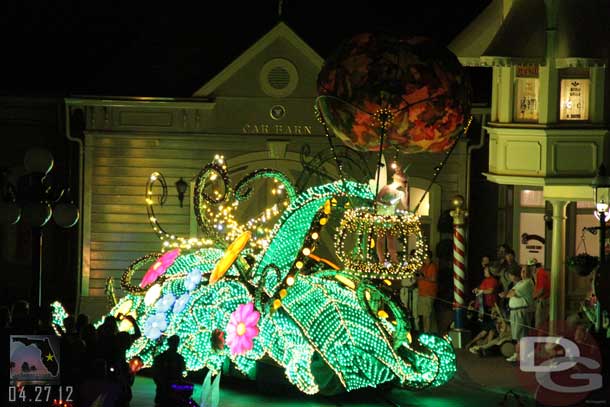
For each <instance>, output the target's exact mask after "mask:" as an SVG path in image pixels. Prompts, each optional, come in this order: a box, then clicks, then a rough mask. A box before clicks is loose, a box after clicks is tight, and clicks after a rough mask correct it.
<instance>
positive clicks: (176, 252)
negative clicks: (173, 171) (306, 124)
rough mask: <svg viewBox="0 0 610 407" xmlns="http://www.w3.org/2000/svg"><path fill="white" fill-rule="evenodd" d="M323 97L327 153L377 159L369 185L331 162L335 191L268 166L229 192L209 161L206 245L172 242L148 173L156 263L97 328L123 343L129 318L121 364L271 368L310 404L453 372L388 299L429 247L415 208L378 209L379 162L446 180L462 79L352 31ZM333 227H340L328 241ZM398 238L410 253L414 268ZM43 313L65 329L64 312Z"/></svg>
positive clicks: (415, 45) (323, 81)
mask: <svg viewBox="0 0 610 407" xmlns="http://www.w3.org/2000/svg"><path fill="white" fill-rule="evenodd" d="M318 91H319V95H320V96H319V98H318V99H317V100H316V106H315V108H316V112H317V113H318V117H319V119H320V120H321V122H322V123H323V124H324V125H325V127H326V128H327V130H328V135H327V136H328V140H329V143H330V149H331V150H332V151H333V152H334V144H333V136H336V137H337V138H339V139H340V140H341V141H342V142H344V143H345V144H346V145H347V146H349V147H350V148H354V149H357V150H361V151H373V152H374V153H372V154H374V155H375V156H377V157H378V167H377V177H376V179H377V181H376V182H373V184H375V185H373V186H369V185H367V184H363V183H359V182H355V181H353V180H351V179H350V175H349V174H345V173H344V171H343V168H342V163H341V162H340V160H339V159H338V158H337V157H335V158H336V165H337V173H338V174H339V176H338V177H337V180H336V181H334V182H330V183H327V184H323V185H316V186H312V187H309V188H307V189H304V190H302V191H297V190H295V187H294V186H293V185H292V184H291V182H290V180H289V179H288V178H287V177H286V176H285V175H284V174H282V173H281V172H279V171H276V170H274V169H260V170H257V171H255V172H253V173H251V174H249V175H247V176H245V177H244V178H243V179H241V180H238V181H237V182H235V183H234V184H233V183H232V180H231V179H230V177H229V171H230V169H229V166H228V163H227V162H226V161H225V160H224V157H222V155H217V156H216V157H215V158H214V160H213V161H212V162H210V163H209V164H207V165H205V166H204V167H203V168H202V169H201V171H200V172H199V174H198V175H197V176H196V178H195V182H194V185H195V186H194V194H193V197H192V198H193V205H192V208H193V210H194V211H195V216H196V219H197V223H198V225H199V228H200V230H201V233H200V234H199V236H197V237H182V236H176V235H173V234H171V233H169V232H167V231H166V229H165V228H164V227H163V225H162V223H161V220H160V219H158V218H157V215H156V213H155V206H156V205H157V204H162V203H163V202H164V200H165V198H166V197H167V185H166V182H165V178H164V177H163V175H162V174H161V173H160V172H155V173H153V174H151V175H150V177H149V179H148V181H147V183H146V190H145V197H144V199H145V204H146V208H147V216H148V220H149V222H150V223H151V226H152V229H153V232H154V233H156V234H157V235H158V237H159V239H160V241H161V244H160V250H159V252H155V253H150V254H147V255H145V256H143V257H141V258H139V259H136V260H135V261H134V262H133V263H132V264H131V265H130V266H129V268H128V269H127V270H126V271H125V272H124V274H123V276H122V278H121V283H120V284H121V288H122V290H123V291H124V292H125V293H126V295H125V296H124V297H122V298H120V299H118V300H117V299H116V297H115V295H114V290H113V288H112V285H111V284H110V285H109V286H108V296H109V299H110V300H111V303H112V305H113V306H112V309H111V310H110V311H109V313H108V315H112V316H114V317H117V318H119V329H120V330H121V331H128V332H133V326H132V322H131V319H130V318H128V319H124V318H122V316H124V315H131V316H133V319H134V320H135V321H136V323H137V324H138V326H139V328H140V330H141V331H142V336H141V337H140V338H139V339H137V340H136V341H135V342H134V343H133V345H132V346H131V348H130V349H129V350H128V352H127V358H128V360H130V362H131V363H132V364H134V365H137V366H138V367H149V366H151V364H152V362H153V359H154V357H155V356H156V355H158V354H160V353H161V352H163V351H164V350H165V349H166V348H167V338H169V337H170V336H172V335H178V336H179V337H180V338H181V341H180V347H179V352H180V353H181V354H182V356H183V357H184V358H185V361H186V368H187V370H189V371H197V370H201V369H204V368H207V369H209V371H211V372H212V373H213V374H219V373H220V372H222V371H223V369H224V370H225V371H226V370H227V366H230V367H231V368H232V369H236V370H237V371H239V372H241V374H243V376H245V377H248V378H252V379H253V378H255V377H256V375H257V371H258V370H259V369H258V368H257V367H259V366H260V365H261V364H271V365H275V366H278V367H281V368H282V369H283V370H284V372H285V376H286V378H287V380H288V381H289V382H290V383H292V384H293V385H294V386H296V387H297V388H298V389H299V390H300V391H302V392H304V393H307V394H315V393H322V394H333V393H337V392H341V391H351V390H355V389H359V388H364V387H376V386H378V385H380V384H382V383H392V384H393V385H396V386H399V387H403V388H408V389H423V388H427V387H435V386H439V385H442V384H443V383H446V382H447V381H448V380H450V379H451V377H452V376H453V375H454V373H455V371H456V363H455V354H454V351H453V347H452V344H451V342H450V340H449V338H448V337H440V336H436V335H433V334H430V333H425V332H416V331H415V330H414V329H413V327H412V326H411V325H410V323H409V320H408V319H407V318H406V317H405V312H404V310H403V308H402V305H401V303H400V301H399V300H397V299H395V297H393V295H392V293H391V291H389V290H388V289H387V287H388V283H389V282H391V281H392V280H398V279H403V278H413V277H414V275H415V273H416V271H417V270H418V269H419V268H420V266H421V264H422V259H423V256H424V253H425V251H426V250H427V246H426V242H425V241H424V238H423V236H422V232H421V227H420V222H419V217H418V216H417V215H416V212H417V210H414V211H409V210H408V209H407V210H405V209H402V210H401V209H399V208H397V207H396V206H393V207H392V208H390V209H391V210H389V211H388V210H380V208H379V206H380V205H387V203H382V202H379V200H378V199H376V196H377V193H378V192H379V190H380V187H383V185H379V184H380V182H379V179H380V176H379V174H380V173H381V171H382V154H383V152H384V151H391V152H393V153H394V155H395V160H397V159H398V154H399V153H400V154H404V153H406V154H410V153H426V152H429V151H432V152H445V153H446V155H445V158H444V160H443V161H442V162H441V164H439V166H438V167H437V168H436V169H435V173H434V174H433V177H432V182H433V181H434V178H435V177H436V176H437V175H438V172H440V170H441V169H442V166H443V164H444V162H445V161H446V159H447V158H448V157H449V155H450V153H451V151H452V149H453V147H454V146H455V143H456V140H457V139H458V138H459V137H460V136H461V135H463V134H464V133H465V132H466V130H467V127H468V125H469V123H470V122H469V120H468V118H469V117H468V108H469V105H468V85H467V83H466V82H465V79H464V76H463V72H462V69H461V66H460V65H459V62H458V61H457V59H456V58H455V56H454V55H452V54H451V53H449V51H447V50H446V49H444V48H442V47H438V46H436V45H434V44H433V43H432V42H430V41H428V40H425V39H421V38H409V39H402V38H395V37H391V36H387V35H372V34H362V35H359V36H356V37H354V38H352V39H351V40H349V41H347V42H345V43H344V44H343V45H342V46H341V47H340V48H339V49H338V50H337V52H335V53H334V54H333V55H332V56H331V57H330V58H329V59H328V60H327V61H326V63H325V65H324V67H323V69H322V71H321V72H320V75H319V77H318ZM263 180H266V182H263ZM269 182H270V183H271V184H272V185H273V187H272V189H273V191H272V192H273V194H274V195H276V196H281V200H279V201H278V202H277V203H276V204H274V205H273V206H271V207H270V208H261V209H262V210H261V212H260V215H259V216H256V217H254V218H252V219H249V220H247V221H244V222H239V221H238V220H237V219H238V217H237V216H236V214H238V213H239V211H240V207H241V205H242V204H243V203H244V202H246V201H247V200H248V199H249V198H250V197H251V196H252V191H253V190H254V189H255V188H259V187H260V185H263V184H264V185H267V184H268V183H269ZM158 187H160V188H158ZM158 191H161V192H158ZM390 205H394V202H392V203H390ZM386 209H387V208H386ZM331 220H333V222H331ZM330 225H338V226H335V227H336V229H333V230H326V229H328V228H329V227H330ZM322 233H326V234H330V235H332V236H333V237H334V242H335V244H334V246H333V247H326V248H325V250H326V251H327V252H328V251H329V250H330V251H332V252H333V254H334V257H335V258H336V259H338V260H331V259H329V258H327V257H325V256H324V255H322V254H320V252H321V250H319V249H320V245H321V241H322V239H321V235H322ZM380 235H388V236H392V237H393V238H394V239H396V240H397V241H398V242H399V244H400V245H401V247H399V250H398V254H399V256H398V255H397V256H390V257H388V258H383V259H382V258H380V255H379V253H380V252H379V251H378V250H377V249H376V248H375V242H376V240H377V239H378V236H380ZM407 241H411V242H414V246H413V247H412V249H413V250H412V254H410V255H407V253H408V251H407V248H406V245H405V242H407ZM382 257H383V256H382ZM142 273H144V275H143V277H142V278H141V279H140V281H139V282H134V281H133V280H134V279H135V278H134V276H135V275H141V274H142ZM53 307H54V317H55V323H56V324H57V326H58V329H61V326H62V320H63V317H64V316H65V315H66V314H65V311H64V309H63V308H62V307H61V304H59V303H54V304H53ZM99 323H101V321H100V322H99Z"/></svg>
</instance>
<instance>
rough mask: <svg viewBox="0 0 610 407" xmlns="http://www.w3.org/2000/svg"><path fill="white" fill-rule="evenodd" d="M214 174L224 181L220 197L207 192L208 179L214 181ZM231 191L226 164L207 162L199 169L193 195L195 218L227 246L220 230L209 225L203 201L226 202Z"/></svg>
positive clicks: (220, 244) (209, 233) (212, 202)
mask: <svg viewBox="0 0 610 407" xmlns="http://www.w3.org/2000/svg"><path fill="white" fill-rule="evenodd" d="M214 175H215V176H216V177H217V176H220V179H221V181H222V183H223V191H222V194H219V196H218V197H212V196H210V195H209V194H208V193H207V192H205V187H206V186H207V185H206V181H207V180H208V178H210V180H211V181H213V180H214V179H213V178H215V177H214ZM230 193H231V180H230V179H229V175H228V173H227V170H226V166H224V165H221V164H219V163H216V162H212V163H209V164H207V165H206V166H205V167H203V168H202V169H201V171H199V174H198V175H197V178H196V179H195V191H194V194H193V195H194V196H193V205H194V211H195V218H196V220H197V224H198V225H199V228H200V229H201V230H202V231H203V232H204V233H205V234H206V235H207V236H209V237H212V239H213V240H214V241H215V242H216V244H217V245H219V246H223V247H224V246H226V245H225V244H224V241H223V239H221V237H220V236H219V235H218V232H217V231H216V230H215V229H214V228H213V227H211V226H210V225H209V223H208V222H207V221H206V216H205V209H204V204H203V202H207V203H208V204H210V205H219V204H221V203H223V202H226V201H227V200H228V199H229V195H230Z"/></svg>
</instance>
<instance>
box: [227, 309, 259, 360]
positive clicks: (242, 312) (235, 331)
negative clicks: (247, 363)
mask: <svg viewBox="0 0 610 407" xmlns="http://www.w3.org/2000/svg"><path fill="white" fill-rule="evenodd" d="M260 316H261V314H260V313H259V312H258V311H255V310H254V305H253V304H252V303H251V302H249V303H247V304H242V305H240V306H238V307H237V309H236V310H235V312H233V313H232V314H231V318H230V319H229V324H228V325H227V340H226V344H227V345H228V346H229V348H230V349H231V353H232V354H233V355H243V354H244V353H246V352H248V351H249V350H250V349H252V346H253V343H252V339H254V338H255V337H256V336H257V335H258V332H259V331H258V327H257V326H256V324H257V323H258V320H259V318H260Z"/></svg>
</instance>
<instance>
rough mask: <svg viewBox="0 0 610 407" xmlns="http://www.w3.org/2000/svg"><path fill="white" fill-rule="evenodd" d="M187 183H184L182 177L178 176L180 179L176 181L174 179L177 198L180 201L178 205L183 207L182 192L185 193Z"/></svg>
mask: <svg viewBox="0 0 610 407" xmlns="http://www.w3.org/2000/svg"><path fill="white" fill-rule="evenodd" d="M188 186H189V184H187V183H186V181H185V180H184V179H182V177H180V179H179V180H178V181H176V190H177V191H178V200H179V201H180V207H181V208H182V207H183V203H184V194H186V189H187V188H188Z"/></svg>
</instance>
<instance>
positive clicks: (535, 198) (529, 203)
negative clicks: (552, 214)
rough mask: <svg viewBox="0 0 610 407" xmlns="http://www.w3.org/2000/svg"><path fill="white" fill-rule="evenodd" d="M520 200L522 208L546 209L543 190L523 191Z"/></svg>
mask: <svg viewBox="0 0 610 407" xmlns="http://www.w3.org/2000/svg"><path fill="white" fill-rule="evenodd" d="M519 198H520V199H519V202H520V205H521V207H525V208H544V193H543V191H542V190H533V189H522V190H521V194H520V197H519Z"/></svg>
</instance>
